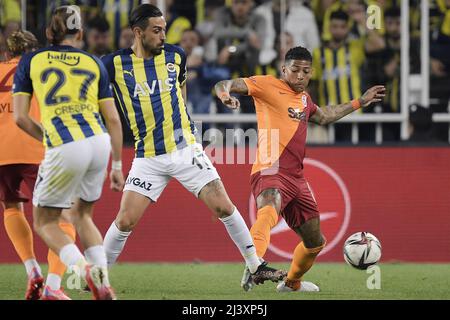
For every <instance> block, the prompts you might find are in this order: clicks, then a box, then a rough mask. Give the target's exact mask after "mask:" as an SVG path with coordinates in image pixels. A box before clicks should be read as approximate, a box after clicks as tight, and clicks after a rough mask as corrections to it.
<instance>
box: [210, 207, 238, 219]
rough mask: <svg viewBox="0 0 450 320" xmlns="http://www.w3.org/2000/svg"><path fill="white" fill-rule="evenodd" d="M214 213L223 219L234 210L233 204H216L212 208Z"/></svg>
mask: <svg viewBox="0 0 450 320" xmlns="http://www.w3.org/2000/svg"><path fill="white" fill-rule="evenodd" d="M213 211H214V214H215V216H216V217H217V218H220V219H223V218H226V217H228V216H231V215H232V214H233V212H234V206H233V204H231V205H224V206H217V207H215V208H214V209H213Z"/></svg>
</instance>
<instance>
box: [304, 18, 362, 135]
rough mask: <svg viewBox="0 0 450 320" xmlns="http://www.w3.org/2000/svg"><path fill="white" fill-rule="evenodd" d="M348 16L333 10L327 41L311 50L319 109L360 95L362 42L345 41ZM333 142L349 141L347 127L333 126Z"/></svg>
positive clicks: (349, 127) (312, 87)
mask: <svg viewBox="0 0 450 320" xmlns="http://www.w3.org/2000/svg"><path fill="white" fill-rule="evenodd" d="M348 21H349V16H348V14H347V13H345V12H344V11H335V12H333V13H332V14H331V16H330V34H331V40H330V41H328V42H326V43H325V44H324V45H322V46H321V47H320V48H317V49H315V50H314V53H313V68H314V73H313V77H312V80H315V81H314V82H313V83H312V84H311V89H312V91H313V96H316V98H317V96H318V101H319V105H320V106H325V105H337V104H342V103H347V102H349V101H350V100H353V99H357V98H359V97H360V96H361V77H360V68H361V66H362V64H363V62H364V59H365V54H364V47H365V45H364V42H365V39H360V40H349V39H348V34H349V32H350V30H349V24H348ZM366 46H367V44H366ZM335 129H336V141H350V140H351V125H350V124H340V123H337V124H335Z"/></svg>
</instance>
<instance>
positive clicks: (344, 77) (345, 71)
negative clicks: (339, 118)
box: [312, 40, 365, 106]
mask: <svg viewBox="0 0 450 320" xmlns="http://www.w3.org/2000/svg"><path fill="white" fill-rule="evenodd" d="M364 59H365V54H364V42H363V40H352V41H349V42H347V43H346V44H345V45H343V46H341V47H340V48H339V49H337V50H333V49H331V48H329V47H327V46H326V45H323V46H321V47H320V48H316V49H315V50H314V52H313V69H314V71H313V76H312V79H313V80H317V81H318V83H319V105H321V106H324V105H336V104H341V103H346V102H349V101H350V100H353V99H356V98H359V97H360V96H361V76H360V68H361V66H362V64H363V62H364Z"/></svg>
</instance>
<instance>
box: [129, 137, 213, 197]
mask: <svg viewBox="0 0 450 320" xmlns="http://www.w3.org/2000/svg"><path fill="white" fill-rule="evenodd" d="M171 178H175V179H177V180H178V181H179V182H180V183H181V184H182V185H183V186H184V187H185V188H186V189H187V190H188V191H190V192H192V193H193V194H194V195H195V196H196V197H198V195H199V193H200V191H201V190H202V189H203V187H204V186H205V185H207V184H208V183H209V182H211V181H213V180H216V179H219V178H220V177H219V174H218V173H217V170H216V168H214V166H213V164H212V163H211V161H210V160H209V159H208V156H207V155H206V154H205V152H204V151H203V147H202V145H201V144H193V145H189V146H187V147H185V148H183V149H181V150H177V151H175V152H172V153H169V154H162V155H159V156H155V157H151V158H135V159H134V160H133V165H132V166H131V170H130V172H129V173H128V178H127V180H126V182H125V188H124V191H135V192H137V193H139V194H142V195H144V196H146V197H148V198H150V199H151V200H153V201H155V202H156V201H157V200H158V198H159V196H160V195H161V193H162V192H163V190H164V188H165V187H166V186H167V184H168V183H169V181H170V179H171Z"/></svg>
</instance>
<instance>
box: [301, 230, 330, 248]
mask: <svg viewBox="0 0 450 320" xmlns="http://www.w3.org/2000/svg"><path fill="white" fill-rule="evenodd" d="M303 243H304V244H305V247H306V248H308V249H317V250H318V251H317V252H320V251H322V249H323V248H324V247H325V244H326V241H325V237H324V236H323V235H322V234H321V233H320V234H319V235H318V236H316V237H310V238H308V239H306V238H305V239H303Z"/></svg>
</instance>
